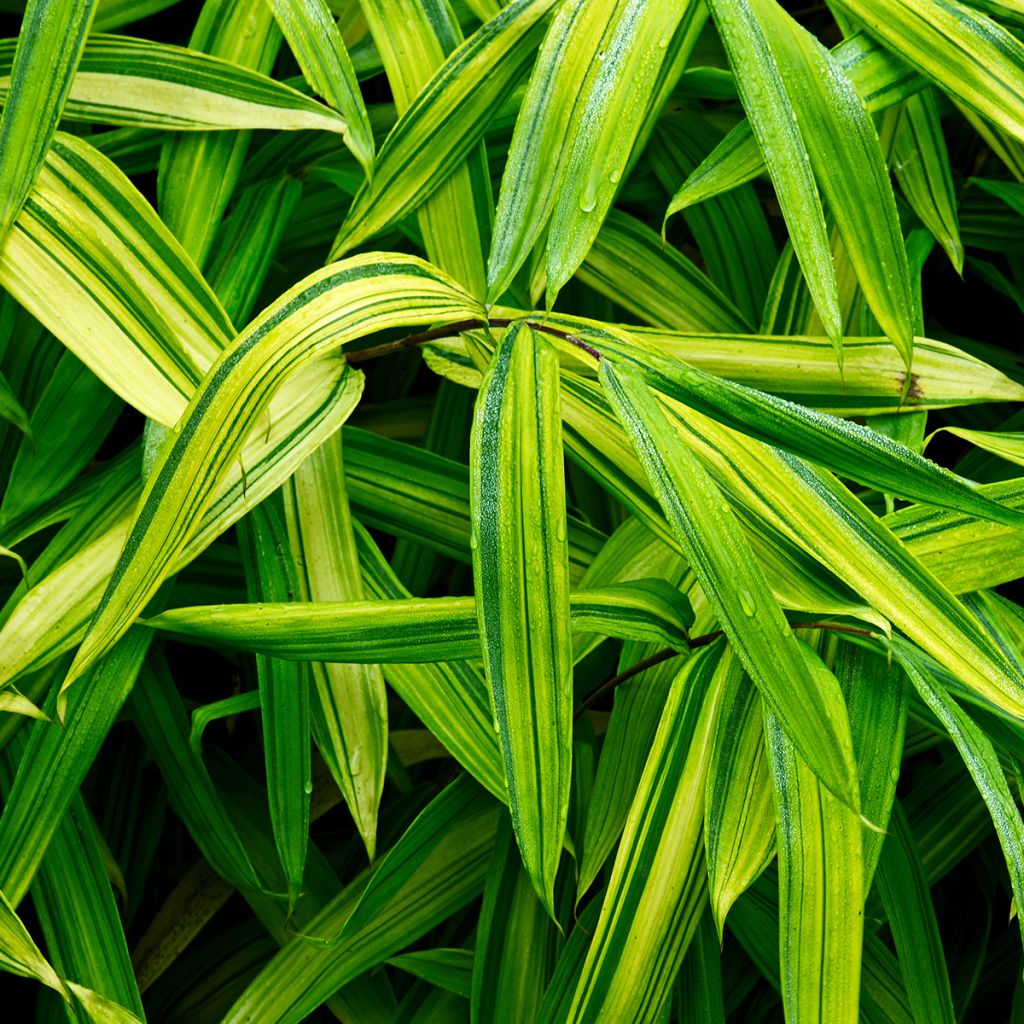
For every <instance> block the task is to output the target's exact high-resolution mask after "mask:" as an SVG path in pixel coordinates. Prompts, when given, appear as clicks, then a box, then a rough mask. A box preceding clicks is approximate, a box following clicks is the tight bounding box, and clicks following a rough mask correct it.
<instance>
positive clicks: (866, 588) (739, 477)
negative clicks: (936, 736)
mask: <svg viewBox="0 0 1024 1024" xmlns="http://www.w3.org/2000/svg"><path fill="white" fill-rule="evenodd" d="M676 412H677V413H679V414H680V415H679V418H677V421H676V422H677V425H678V426H680V427H681V428H682V430H683V432H684V436H685V437H686V438H687V440H688V441H689V442H690V443H691V444H694V445H695V447H696V450H697V451H698V452H699V454H700V456H701V457H702V458H703V459H707V460H708V461H709V465H710V466H712V467H713V472H714V473H715V475H716V477H717V478H718V479H719V480H721V481H722V483H723V485H724V486H725V487H726V488H727V490H728V491H729V493H731V494H732V495H733V496H735V497H736V498H737V500H740V501H741V502H742V503H743V504H744V505H745V506H747V507H748V508H757V509H758V514H759V515H760V516H764V517H766V518H767V519H768V520H769V521H770V522H773V523H775V524H777V526H778V527H779V528H780V529H781V530H782V531H783V532H784V533H785V534H787V535H788V536H790V537H792V538H793V539H794V540H795V541H796V542H797V543H798V544H800V545H801V546H802V547H804V548H805V550H807V551H808V552H809V553H810V554H812V555H813V556H814V557H815V558H816V559H817V560H818V561H819V562H820V563H821V564H823V565H825V566H827V567H828V568H830V569H831V570H832V571H833V572H836V573H838V574H839V575H840V576H841V577H842V578H843V579H845V580H848V581H849V584H850V586H852V587H853V588H854V589H855V590H856V591H857V592H858V593H859V594H861V595H862V596H863V597H864V598H865V599H866V600H867V601H869V602H870V604H871V605H872V606H873V607H874V608H876V609H877V610H878V611H879V612H881V613H882V614H883V615H885V616H886V617H887V618H889V619H890V620H891V621H892V623H893V624H894V625H895V626H897V627H898V628H899V629H901V630H903V632H905V633H906V634H907V636H908V637H910V639H911V640H913V641H914V642H915V643H917V644H918V645H919V646H920V647H921V648H922V649H923V650H925V651H927V652H928V653H929V654H931V655H932V656H933V657H934V658H935V659H936V660H937V661H939V662H940V663H941V664H943V665H945V666H946V667H947V668H949V669H950V671H952V672H953V673H954V674H956V675H957V676H958V677H959V678H960V679H962V680H963V681H964V683H965V684H966V685H967V686H968V687H969V688H970V689H972V690H973V691H974V692H975V693H977V694H978V695H979V696H980V697H981V698H982V699H984V700H986V701H990V702H991V703H992V704H994V705H995V706H996V707H998V708H1000V709H1002V710H1003V711H1005V712H1006V713H1008V714H1009V715H1011V716H1014V717H1017V718H1021V717H1024V680H1021V679H1020V677H1019V674H1018V673H1017V671H1016V670H1015V669H1014V668H1013V667H1012V665H1011V664H1010V663H1009V662H1008V661H1007V659H1006V657H1005V656H1004V655H1003V654H1002V652H1000V651H999V650H998V649H997V648H996V647H995V646H994V645H993V643H992V642H991V640H990V639H989V638H988V637H987V636H986V635H985V634H984V633H983V631H982V630H981V629H980V627H979V625H978V622H977V620H976V619H975V618H974V617H973V616H972V615H971V614H970V613H969V612H968V611H967V609H966V608H964V606H963V605H962V604H961V603H960V602H959V601H957V599H956V598H955V597H954V596H953V595H952V594H951V593H950V592H949V591H948V590H947V589H946V587H945V586H943V584H942V583H941V582H940V581H939V580H938V579H936V577H935V576H934V575H933V574H932V573H931V572H930V571H929V570H928V568H927V567H926V566H925V565H923V564H922V563H921V562H920V561H919V560H918V559H917V558H915V557H914V555H913V554H911V552H910V551H908V550H907V548H906V547H904V545H903V544H902V543H901V542H900V541H899V540H898V539H897V537H895V536H894V535H893V534H892V532H891V531H890V530H889V529H888V528H887V526H886V525H885V524H884V523H883V522H882V521H880V520H879V519H878V518H877V517H876V516H874V515H872V514H871V513H870V512H869V511H868V510H867V509H865V508H864V506H863V505H862V504H861V503H860V502H858V501H857V500H856V499H855V498H853V497H852V495H850V492H849V491H847V490H846V488H845V487H843V486H842V484H840V483H839V481H837V480H836V479H835V478H834V477H832V476H831V475H830V474H827V473H825V472H823V471H821V470H818V469H815V468H814V467H812V466H810V465H808V464H807V463H805V462H803V461H801V460H800V459H797V458H795V457H794V456H791V455H786V454H784V453H781V452H777V451H774V450H772V449H769V448H768V447H767V446H765V445H762V444H760V443H759V442H755V441H753V440H751V439H748V438H743V437H742V436H741V435H739V434H736V433H734V432H732V431H730V430H728V428H723V427H719V426H718V425H717V424H715V423H714V421H712V420H710V419H708V418H707V417H703V416H700V415H699V414H698V413H695V412H694V411H693V410H688V411H687V412H686V413H685V415H683V414H682V413H681V411H680V410H679V409H677V410H676ZM684 423H685V424H686V425H685V426H684Z"/></svg>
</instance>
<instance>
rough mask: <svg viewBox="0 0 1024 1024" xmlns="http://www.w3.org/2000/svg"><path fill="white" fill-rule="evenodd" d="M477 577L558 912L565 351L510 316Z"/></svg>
mask: <svg viewBox="0 0 1024 1024" xmlns="http://www.w3.org/2000/svg"><path fill="white" fill-rule="evenodd" d="M470 463H471V474H470V500H471V507H472V515H473V580H474V584H475V587H476V601H477V608H478V613H479V621H480V638H481V642H482V646H483V654H484V666H485V668H486V670H487V681H488V683H489V684H490V687H491V693H492V697H493V701H494V713H495V721H496V723H497V726H498V735H499V737H500V739H501V747H502V751H503V753H504V756H505V773H506V776H507V779H508V792H509V806H510V808H511V811H512V823H513V827H514V829H515V833H516V840H517V842H518V843H519V848H520V850H521V851H522V854H523V863H524V864H525V866H526V870H527V873H528V874H529V876H530V880H531V881H532V882H533V886H534V888H535V889H536V891H537V894H538V895H539V896H540V898H541V901H542V902H543V903H544V906H545V908H546V909H547V911H548V913H549V914H551V916H552V917H554V904H553V900H554V884H555V874H556V872H557V871H558V862H559V860H560V858H561V854H562V843H563V839H564V836H565V827H566V816H567V814H568V806H569V783H570V777H571V776H570V772H571V757H572V638H571V632H570V613H569V549H568V545H567V543H566V528H565V515H566V513H565V479H564V476H563V466H562V463H563V455H562V431H561V412H560V398H559V388H558V357H557V355H556V354H555V351H554V349H553V348H552V347H551V346H550V345H549V344H548V342H547V340H546V339H544V338H543V337H541V336H539V335H538V334H536V333H535V332H534V331H532V330H531V329H530V328H529V327H526V326H525V325H523V326H519V325H517V326H513V327H511V328H510V329H509V330H508V331H507V332H506V334H505V336H504V338H503V339H502V341H501V344H500V345H499V347H498V350H497V352H496V353H495V355H494V359H493V362H492V364H491V368H490V369H489V370H488V372H487V375H486V376H485V378H484V383H483V385H482V387H481V391H480V395H479V397H478V399H477V406H476V413H475V416H474V421H473V433H472V438H471V452H470Z"/></svg>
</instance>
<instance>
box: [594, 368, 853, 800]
mask: <svg viewBox="0 0 1024 1024" xmlns="http://www.w3.org/2000/svg"><path fill="white" fill-rule="evenodd" d="M600 375H601V383H602V385H603V387H604V389H605V393H606V394H607V395H608V398H609V400H610V401H611V403H612V406H613V408H614V409H615V412H616V414H617V415H618V416H619V418H620V420H621V421H622V424H623V426H624V427H625V429H626V432H627V434H628V435H629V437H630V439H631V440H632V442H633V445H634V447H635V448H636V451H637V454H638V455H639V457H640V460H641V462H642V463H643V466H644V469H645V471H646V473H647V476H648V478H649V480H650V482H651V486H652V488H653V490H654V492H655V494H656V495H657V498H658V501H659V502H660V504H661V506H662V509H663V510H664V512H665V516H666V518H667V519H668V521H669V524H670V526H671V528H672V531H673V533H674V535H675V537H676V539H677V540H678V542H679V544H680V546H681V547H682V550H683V552H684V554H685V555H686V557H687V559H688V561H689V563H690V566H691V568H692V569H693V571H694V572H695V573H696V575H697V579H698V580H699V581H700V583H701V587H702V588H703V590H704V594H705V596H706V597H707V599H708V603H709V604H710V605H711V607H712V609H714V611H715V614H716V616H717V617H718V619H719V621H720V622H721V624H722V627H723V628H724V630H725V632H726V634H727V635H728V636H729V638H730V640H732V642H733V644H734V645H735V647H736V652H737V654H738V655H739V657H740V660H741V661H742V662H743V665H744V668H746V670H747V672H748V673H749V674H750V677H751V679H752V680H753V681H754V684H755V685H756V686H757V688H758V690H759V691H760V693H761V696H762V698H763V699H764V700H765V702H766V703H767V705H768V706H769V707H770V708H772V709H773V712H775V713H777V714H778V716H779V718H780V720H781V721H782V723H783V728H784V729H785V730H786V734H787V735H788V736H789V737H790V738H791V740H792V742H793V743H794V744H795V745H796V747H797V749H798V750H800V751H801V753H802V755H803V756H804V757H805V759H806V760H807V762H808V763H809V764H810V765H811V766H812V768H813V770H814V772H815V774H817V775H818V777H819V778H820V779H821V780H822V781H823V782H824V783H825V785H826V786H828V788H829V789H831V790H832V791H833V792H834V793H835V794H836V795H837V796H838V797H839V798H840V799H841V800H843V801H845V802H846V803H848V804H850V805H853V806H855V805H856V779H855V774H854V768H853V749H852V745H851V741H850V733H849V723H848V721H847V719H846V707H845V705H844V703H843V699H842V694H841V693H840V690H839V684H838V683H837V682H836V680H835V677H834V676H832V675H831V674H830V673H828V672H825V674H824V676H821V675H820V674H816V673H814V672H813V671H812V668H813V665H812V662H813V660H814V659H811V660H810V661H809V660H808V655H807V653H806V652H805V651H804V650H803V649H801V647H800V644H799V642H798V641H797V639H796V637H794V635H793V632H792V630H791V629H790V628H789V626H788V624H787V623H786V619H785V617H784V616H783V614H782V611H781V609H780V608H779V606H778V604H777V602H776V600H775V597H774V596H773V594H772V592H771V589H770V588H769V586H768V583H767V581H766V580H765V577H764V572H763V571H762V569H761V567H760V565H759V564H758V563H757V560H756V559H755V557H754V554H753V552H752V551H751V549H750V545H749V543H748V542H747V540H746V538H745V536H744V534H743V531H742V529H741V528H740V526H739V523H738V522H737V521H736V518H735V514H734V513H733V511H732V509H731V508H730V507H729V505H728V504H727V503H726V502H725V500H724V498H723V496H722V493H721V492H720V491H719V489H718V488H717V486H716V485H715V483H714V481H713V480H712V479H711V477H710V476H709V475H708V473H707V471H706V470H705V469H704V468H703V466H702V465H701V463H700V461H699V460H698V459H697V457H696V456H695V455H694V454H693V453H692V452H691V451H690V449H689V447H688V446H687V445H686V444H679V442H678V439H677V435H676V434H675V431H673V429H672V427H671V426H670V425H669V423H668V420H667V419H666V418H665V414H664V412H663V411H662V409H661V407H660V405H659V403H658V400H657V399H656V398H655V396H654V395H653V394H651V392H650V391H649V390H648V388H647V386H646V385H645V384H644V383H643V381H642V379H641V378H640V377H639V375H638V374H637V373H636V372H635V371H634V370H632V369H630V368H628V367H627V368H613V367H612V365H611V364H610V363H609V362H608V360H607V359H603V360H602V361H601V368H600Z"/></svg>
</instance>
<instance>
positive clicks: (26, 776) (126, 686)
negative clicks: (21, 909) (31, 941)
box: [0, 629, 152, 905]
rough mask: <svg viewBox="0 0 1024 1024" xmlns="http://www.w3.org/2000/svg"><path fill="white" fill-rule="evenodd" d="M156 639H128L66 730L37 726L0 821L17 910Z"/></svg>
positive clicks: (0, 880) (3, 879)
mask: <svg viewBox="0 0 1024 1024" xmlns="http://www.w3.org/2000/svg"><path fill="white" fill-rule="evenodd" d="M151 639H152V635H151V634H149V633H148V631H147V630H144V629H135V630H132V631H130V632H129V633H128V634H127V636H125V638H124V639H123V640H122V641H121V642H120V643H119V644H118V646H117V647H116V648H115V649H114V650H113V651H111V652H110V654H109V655H107V657H105V658H104V659H103V660H102V661H100V662H99V663H98V664H97V665H96V667H95V668H93V669H92V671H91V673H90V678H89V685H88V686H83V687H82V688H81V690H80V691H79V693H78V694H77V695H75V696H74V697H73V698H72V700H71V701H70V702H69V706H68V713H67V716H66V718H65V721H64V727H63V728H57V727H55V726H54V725H53V724H52V723H50V722H39V723H37V724H36V725H35V726H33V728H32V731H31V732H30V734H29V738H28V742H27V745H26V747H25V751H26V752H25V754H24V755H23V756H22V764H23V765H24V766H25V767H26V770H19V771H18V773H17V775H16V777H15V779H14V782H13V785H12V786H11V787H10V788H9V789H8V791H7V794H6V800H5V802H4V811H3V815H2V817H0V891H2V892H3V893H4V894H5V895H6V896H7V898H8V899H9V900H11V901H12V902H13V903H14V904H15V905H17V904H18V903H20V902H21V900H22V898H23V897H24V896H25V893H26V892H27V891H28V888H29V886H30V885H31V884H32V880H33V878H34V877H35V874H36V871H37V870H38V868H39V865H40V863H41V861H42V859H43V856H44V854H45V853H46V850H47V847H48V845H49V843H50V842H51V840H52V839H53V838H54V836H55V835H56V833H57V831H58V829H59V828H60V827H61V822H62V820H63V819H64V815H65V812H66V811H67V809H68V807H70V806H71V803H72V801H73V800H74V798H75V795H76V794H77V792H78V789H79V787H80V786H81V784H82V782H83V781H84V780H85V775H86V773H87V771H88V769H89V765H90V764H92V762H93V761H94V760H95V758H96V757H97V755H98V753H99V750H100V747H101V745H102V743H103V741H104V739H105V738H106V735H107V732H108V731H109V729H110V727H111V725H113V723H114V719H115V718H116V717H117V715H118V713H119V712H120V710H121V708H122V707H123V705H124V702H125V700H127V698H128V694H129V692H130V691H131V688H132V685H133V684H134V682H135V678H136V676H137V675H138V674H139V670H140V668H141V667H142V659H143V658H144V657H145V654H146V651H147V649H148V647H149V644H150V641H151Z"/></svg>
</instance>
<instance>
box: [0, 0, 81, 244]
mask: <svg viewBox="0 0 1024 1024" xmlns="http://www.w3.org/2000/svg"><path fill="white" fill-rule="evenodd" d="M95 9H96V2H95V0H29V2H28V4H26V6H25V17H24V19H23V21H22V24H21V32H20V33H19V35H18V45H17V49H16V50H15V52H14V64H13V66H12V68H11V82H10V86H9V90H8V93H7V100H6V102H5V103H4V109H3V114H2V115H0V244H2V243H3V241H4V239H5V238H6V236H7V232H8V231H10V229H11V225H12V224H13V223H14V218H15V217H17V216H18V212H19V211H20V210H21V205H22V203H24V202H25V198H26V197H27V196H28V194H29V191H30V190H31V188H32V184H33V182H34V181H35V179H36V175H37V174H38V173H39V168H40V167H41V166H42V163H43V158H44V157H45V156H46V151H47V149H48V148H49V146H50V140H51V139H52V138H53V135H54V132H55V131H56V130H57V122H58V121H60V116H61V111H62V109H63V107H64V101H65V100H66V98H67V95H68V90H69V89H70V88H71V83H72V81H73V80H74V77H75V70H76V69H77V67H78V62H79V60H80V59H81V56H82V47H83V46H84V45H85V37H86V35H87V34H88V32H89V26H90V25H91V24H92V17H93V13H94V12H95Z"/></svg>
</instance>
